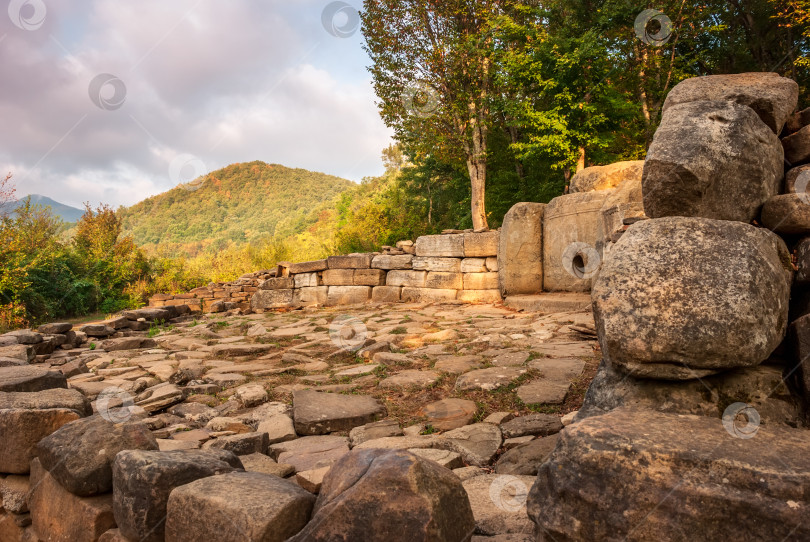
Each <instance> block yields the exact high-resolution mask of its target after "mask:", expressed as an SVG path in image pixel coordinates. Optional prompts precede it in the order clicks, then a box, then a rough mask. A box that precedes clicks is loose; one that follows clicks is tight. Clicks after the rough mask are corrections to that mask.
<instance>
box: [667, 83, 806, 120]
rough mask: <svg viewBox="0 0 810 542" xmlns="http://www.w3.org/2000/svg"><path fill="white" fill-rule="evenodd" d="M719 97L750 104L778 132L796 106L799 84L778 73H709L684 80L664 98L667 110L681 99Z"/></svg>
mask: <svg viewBox="0 0 810 542" xmlns="http://www.w3.org/2000/svg"><path fill="white" fill-rule="evenodd" d="M703 100H718V101H725V102H735V103H738V104H740V105H747V106H748V107H750V108H751V109H753V110H754V111H755V112H756V114H757V115H758V116H759V118H760V119H762V122H764V123H765V124H767V125H768V128H770V129H771V130H772V131H773V132H774V133H775V134H779V133H780V132H781V131H782V127H783V126H784V125H785V122H787V119H788V117H789V116H790V114H791V113H793V111H794V110H795V109H796V105H797V104H798V100H799V85H798V84H797V83H796V81H794V80H792V79H788V78H787V77H782V76H780V75H779V74H777V73H768V72H755V73H735V74H728V75H706V76H703V77H693V78H691V79H686V80H685V81H681V82H680V83H678V84H677V85H675V87H674V88H673V89H672V90H671V91H670V92H669V94H668V95H667V99H666V100H665V101H664V109H663V111H664V113H666V112H667V110H669V109H670V108H671V107H673V106H676V105H678V104H682V103H688V102H699V101H703Z"/></svg>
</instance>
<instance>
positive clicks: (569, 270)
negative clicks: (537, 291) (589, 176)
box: [543, 190, 611, 292]
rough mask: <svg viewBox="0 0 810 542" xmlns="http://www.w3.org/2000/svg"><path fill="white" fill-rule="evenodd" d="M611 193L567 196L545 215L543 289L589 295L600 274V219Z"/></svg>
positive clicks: (558, 199) (557, 199)
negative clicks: (595, 278) (586, 293)
mask: <svg viewBox="0 0 810 542" xmlns="http://www.w3.org/2000/svg"><path fill="white" fill-rule="evenodd" d="M610 192H611V191H610V190H600V191H598V192H579V193H576V194H566V195H564V196H559V197H556V198H554V199H553V200H551V202H549V204H548V205H547V206H546V209H545V212H544V213H543V232H544V233H543V289H544V290H546V291H549V292H555V291H559V292H587V291H588V290H590V288H591V282H592V278H593V277H594V276H595V275H596V273H597V272H598V270H599V265H600V263H601V254H602V247H601V246H600V244H599V243H600V240H601V237H600V233H599V216H600V212H601V209H602V206H603V205H604V203H605V199H606V198H607V197H608V195H609V194H610Z"/></svg>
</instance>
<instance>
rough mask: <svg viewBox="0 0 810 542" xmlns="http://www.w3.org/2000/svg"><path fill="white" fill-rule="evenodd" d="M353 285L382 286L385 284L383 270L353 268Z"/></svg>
mask: <svg viewBox="0 0 810 542" xmlns="http://www.w3.org/2000/svg"><path fill="white" fill-rule="evenodd" d="M353 283H354V285H355V286H383V285H384V284H385V271H383V270H382V269H355V270H354V282H353Z"/></svg>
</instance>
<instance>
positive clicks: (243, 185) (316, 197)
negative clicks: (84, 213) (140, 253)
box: [118, 161, 356, 256]
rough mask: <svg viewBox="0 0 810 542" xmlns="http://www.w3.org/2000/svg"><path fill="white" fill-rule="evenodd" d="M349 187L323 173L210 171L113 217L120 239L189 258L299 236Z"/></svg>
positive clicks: (257, 165)
mask: <svg viewBox="0 0 810 542" xmlns="http://www.w3.org/2000/svg"><path fill="white" fill-rule="evenodd" d="M354 186H356V185H355V184H354V183H353V182H351V181H349V180H346V179H341V178H339V177H334V176H331V175H326V174H324V173H315V172H312V171H307V170H304V169H290V168H287V167H284V166H280V165H277V164H265V163H264V162H258V161H257V162H249V163H243V164H232V165H230V166H228V167H225V168H223V169H220V170H218V171H213V172H211V173H209V174H208V175H205V176H203V177H200V178H198V179H196V180H195V181H192V182H191V183H189V184H186V185H180V186H178V187H175V188H173V189H172V190H169V191H168V192H165V193H163V194H159V195H157V196H154V197H151V198H149V199H146V200H144V201H142V202H140V203H138V204H136V205H134V206H132V207H128V208H121V209H119V211H118V213H119V216H120V217H121V219H122V224H123V230H124V233H125V234H127V235H132V236H133V238H134V240H135V242H136V243H137V244H138V245H140V246H142V247H144V248H145V249H147V250H150V251H152V250H155V249H156V248H158V247H160V248H161V249H166V250H169V251H172V252H173V253H175V254H177V255H180V254H186V255H190V256H193V255H195V254H198V253H200V252H202V251H204V250H208V249H212V250H218V249H221V248H223V247H225V246H227V245H229V244H231V243H236V244H243V243H248V242H250V243H252V242H257V241H260V240H262V239H269V238H273V237H276V238H286V237H288V236H290V235H294V234H297V233H300V232H302V231H304V230H305V229H306V228H307V227H309V226H311V225H312V224H314V223H315V222H316V221H317V218H318V217H317V212H316V210H317V209H318V208H322V207H323V204H324V203H327V202H331V201H333V200H334V199H335V198H336V197H337V196H339V195H340V194H341V193H343V192H345V191H346V190H348V189H350V188H352V187H354Z"/></svg>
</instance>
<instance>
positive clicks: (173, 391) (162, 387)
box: [135, 383, 183, 414]
mask: <svg viewBox="0 0 810 542" xmlns="http://www.w3.org/2000/svg"><path fill="white" fill-rule="evenodd" d="M182 400H183V390H181V389H180V388H178V387H177V386H175V385H174V384H169V383H164V384H158V385H157V386H152V387H151V388H149V389H148V390H146V391H145V392H143V393H142V394H140V395H138V396H137V397H136V398H135V404H136V405H137V406H139V407H141V408H142V409H144V410H145V411H146V412H149V413H150V414H151V413H153V412H158V411H160V410H163V409H164V408H168V407H170V406H172V405H175V404H177V403H179V402H181V401H182Z"/></svg>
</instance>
